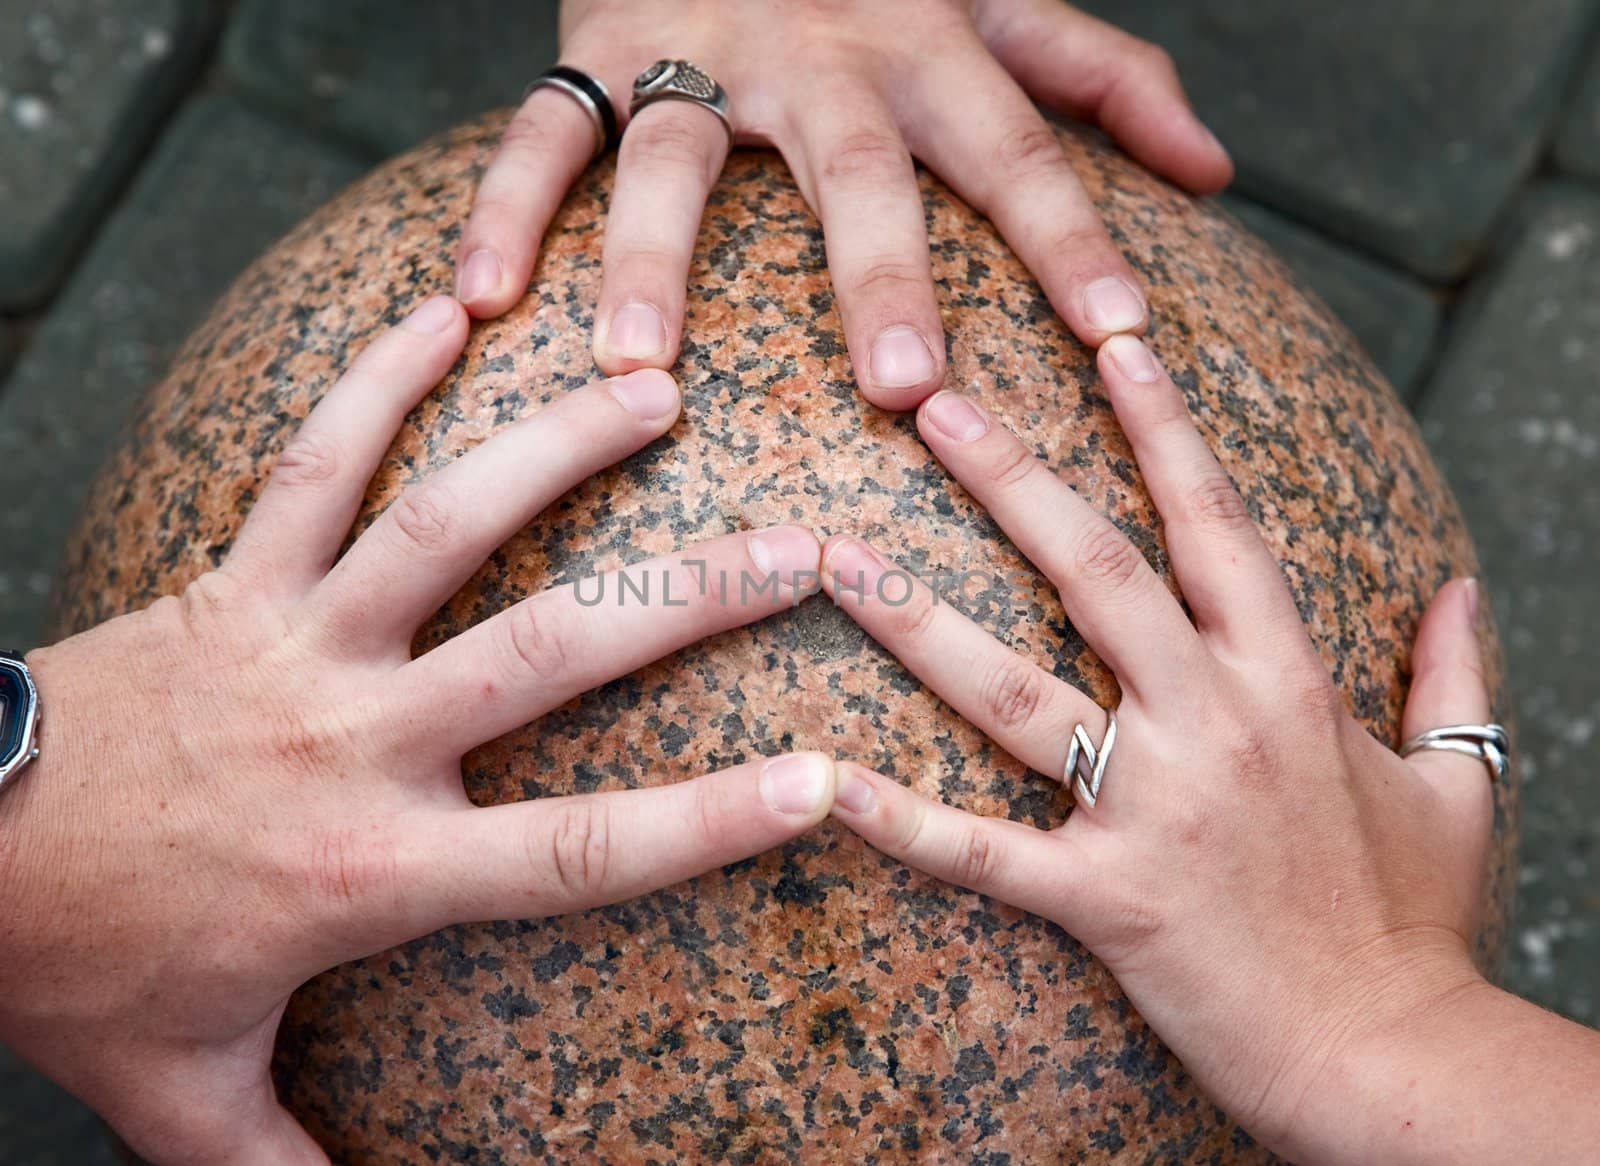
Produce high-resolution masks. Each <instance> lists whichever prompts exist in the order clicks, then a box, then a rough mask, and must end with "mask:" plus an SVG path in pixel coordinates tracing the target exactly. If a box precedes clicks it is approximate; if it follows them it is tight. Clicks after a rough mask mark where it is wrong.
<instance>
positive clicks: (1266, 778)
mask: <svg viewBox="0 0 1600 1166" xmlns="http://www.w3.org/2000/svg"><path fill="white" fill-rule="evenodd" d="M1223 752H1224V755H1225V756H1226V757H1227V759H1228V766H1229V770H1230V772H1231V773H1232V775H1233V779H1234V780H1235V781H1236V782H1237V783H1239V784H1240V785H1242V786H1244V787H1246V788H1254V789H1258V788H1262V787H1264V786H1266V785H1268V784H1270V783H1271V782H1272V780H1273V778H1274V776H1275V774H1276V772H1277V766H1276V764H1275V762H1276V757H1277V750H1276V749H1275V748H1274V742H1273V740H1272V738H1271V736H1270V735H1269V734H1268V733H1267V732H1266V731H1265V730H1264V729H1263V728H1261V726H1260V725H1258V724H1254V723H1252V722H1250V721H1247V720H1244V719H1242V718H1233V719H1232V720H1230V721H1229V723H1228V740H1227V744H1226V745H1225V746H1224V749H1223Z"/></svg>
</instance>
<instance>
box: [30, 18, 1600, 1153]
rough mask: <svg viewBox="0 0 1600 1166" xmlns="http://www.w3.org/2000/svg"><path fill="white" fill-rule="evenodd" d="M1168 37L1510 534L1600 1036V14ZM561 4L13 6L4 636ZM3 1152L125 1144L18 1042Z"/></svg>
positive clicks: (1303, 253) (1341, 308)
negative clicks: (268, 296)
mask: <svg viewBox="0 0 1600 1166" xmlns="http://www.w3.org/2000/svg"><path fill="white" fill-rule="evenodd" d="M1086 7H1088V8H1090V9H1091V10H1095V11H1097V12H1098V13H1099V14H1100V15H1103V16H1105V17H1106V18H1107V19H1110V20H1113V21H1116V22H1118V23H1121V24H1122V25H1123V26H1124V27H1127V28H1129V29H1131V30H1132V31H1135V32H1137V33H1139V34H1141V35H1143V36H1146V37H1148V38H1150V39H1152V40H1155V41H1157V42H1159V43H1161V44H1162V45H1164V46H1165V47H1166V48H1167V49H1168V50H1169V51H1171V52H1172V54H1173V56H1174V57H1175V58H1176V59H1177V62H1178V65H1179V67H1180V69H1181V70H1182V72H1183V74H1184V78H1185V80H1186V82H1187V84H1188V85H1189V88H1190V91H1191V93H1192V94H1193V96H1194V98H1195V101H1196V104H1197V105H1198V106H1199V108H1200V111H1201V113H1202V114H1203V115H1204V116H1205V117H1206V119H1207V120H1208V122H1209V123H1210V124H1211V125H1212V126H1213V127H1215V128H1216V129H1217V130H1218V132H1219V134H1220V136H1221V137H1222V138H1223V140H1224V141H1225V142H1226V143H1227V144H1228V145H1229V147H1230V148H1231V149H1232V150H1233V152H1234V156H1235V158H1236V159H1237V160H1238V162H1239V173H1240V179H1239V182H1238V184H1237V186H1236V188H1235V190H1234V191H1233V192H1231V193H1230V194H1229V195H1227V196H1226V197H1225V201H1226V203H1227V205H1228V206H1229V208H1230V209H1231V210H1233V211H1234V213H1236V214H1238V215H1239V216H1240V217H1241V218H1242V219H1243V220H1244V221H1245V222H1246V223H1247V224H1248V225H1249V226H1250V227H1251V228H1252V229H1254V230H1255V231H1256V232H1258V233H1259V234H1261V235H1262V236H1264V237H1265V238H1266V239H1267V240H1268V241H1269V242H1271V243H1272V244H1273V245H1274V246H1275V247H1276V248H1277V249H1278V250H1279V251H1280V252H1281V253H1282V254H1283V256H1284V257H1285V258H1286V259H1287V260H1288V261H1289V263H1290V264H1291V265H1292V266H1294V267H1295V268H1296V269H1297V270H1298V271H1299V272H1300V274H1301V275H1302V277H1303V278H1304V279H1305V281H1306V282H1307V283H1308V284H1309V285H1310V286H1311V287H1312V288H1314V289H1315V290H1316V291H1318V292H1319V293H1320V294H1321V295H1322V296H1323V298H1324V299H1326V300H1327V301H1328V303H1329V304H1330V305H1331V306H1332V307H1333V309H1334V310H1335V311H1336V312H1337V313H1338V314H1339V315H1340V316H1341V317H1342V318H1343V319H1344V320H1345V321H1346V322H1347V323H1348V324H1349V325H1350V327H1351V329H1352V330H1353V331H1354V332H1355V333H1356V335H1357V336H1358V337H1359V338H1360V339H1361V341H1362V343H1363V344H1365V345H1366V347H1367V348H1368V350H1369V351H1370V352H1371V353H1372V354H1373V356H1374V358H1375V359H1376V360H1377V362H1378V363H1379V364H1380V365H1381V366H1382V367H1383V369H1384V370H1385V371H1386V372H1387V373H1388V375H1389V376H1390V378H1391V380H1393V382H1394V383H1395V385H1396V387H1397V388H1398V389H1399V390H1400V391H1401V393H1402V394H1404V395H1405V396H1406V398H1407V400H1409V401H1411V402H1412V403H1413V405H1414V406H1415V408H1416V409H1417V412H1418V416H1419V418H1420V420H1421V421H1422V424H1423V426H1424V431H1425V432H1426V433H1427V435H1428V437H1429V440H1430V442H1431V443H1432V445H1433V447H1434V449H1435V450H1436V452H1437V454H1438V456H1439V458H1440V461H1441V463H1442V464H1443V465H1444V467H1445V469H1446V471H1447V472H1448V473H1449V475H1450V477H1451V480H1452V481H1453V483H1454V484H1455V487H1456V489H1457V491H1458V492H1459V494H1460V497H1461V502H1462V505H1463V506H1464V508H1465V510H1466V513H1467V517H1468V520H1469V521H1470V523H1471V524H1472V527H1473V530H1474V531H1475V533H1476V535H1477V538H1478V543H1479V546H1480V548H1481V549H1482V552H1483V558H1484V564H1485V572H1486V579H1487V584H1488V588H1489V592H1490V594H1491V596H1492V598H1493V601H1494V605H1495V610H1496V613H1497V615H1498V616H1499V618H1500V620H1501V624H1502V628H1503V629H1504V632H1505V637H1506V644H1507V649H1508V652H1509V655H1510V660H1511V666H1512V674H1513V682H1514V686H1515V690H1516V692H1517V694H1518V707H1517V717H1518V724H1519V730H1520V732H1519V745H1520V748H1521V752H1522V756H1523V758H1524V762H1525V774H1526V778H1527V783H1528V784H1527V792H1526V800H1525V807H1526V811H1525V820H1524V833H1523V849H1522V853H1523V863H1524V870H1523V886H1522V891H1521V894H1520V896H1519V900H1518V904H1517V920H1516V928H1515V937H1516V939H1515V946H1514V950H1513V952H1512V956H1511V960H1510V964H1509V967H1508V968H1507V972H1506V982H1507V983H1508V984H1509V985H1510V986H1511V987H1513V988H1515V989H1516V990H1517V991H1519V992H1522V993H1524V994H1526V995H1529V996H1531V997H1533V998H1534V999H1536V1000H1538V1001H1540V1002H1542V1003H1544V1004H1546V1005H1548V1006H1550V1007H1552V1008H1556V1009H1559V1010H1561V1011H1564V1012H1566V1013H1568V1014H1569V1015H1572V1016H1574V1017H1576V1018H1578V1019H1580V1020H1583V1021H1587V1022H1589V1023H1596V1022H1600V989H1597V987H1596V984H1597V983H1600V981H1597V979H1596V971H1597V970H1600V785H1597V783H1596V782H1595V781H1593V780H1592V777H1591V774H1592V771H1593V759H1594V758H1596V757H1600V739H1597V737H1600V682H1597V681H1596V680H1595V679H1594V674H1595V671H1596V668H1595V665H1596V663H1597V659H1596V657H1597V656H1600V606H1597V604H1596V603H1595V602H1594V601H1593V598H1592V597H1593V595H1594V580H1595V579H1596V574H1597V571H1600V551H1597V549H1596V548H1597V546H1600V537H1597V536H1600V396H1597V395H1596V394H1595V393H1594V392H1593V391H1592V389H1591V386H1592V385H1593V384H1594V383H1595V381H1596V379H1597V378H1596V375H1595V374H1596V372H1597V371H1600V56H1597V55H1596V54H1595V47H1594V41H1593V36H1592V34H1593V32H1594V31H1595V25H1596V18H1597V16H1600V11H1597V10H1600V0H1523V2H1521V3H1519V4H1516V5H1509V4H1506V3H1504V2H1503V0H1346V2H1345V3H1343V4H1339V5H1319V6H1306V5H1283V4H1281V3H1278V2H1276V0H1091V2H1090V3H1088V4H1087V5H1086ZM554 17H555V4H554V3H553V2H551V0H543V2H541V0H474V3H472V4H469V5H440V4H435V3H425V2H424V0H344V2H341V3H337V4H330V3H327V0H237V2H233V3H218V2H209V0H48V2H47V0H8V2H7V3H6V4H5V5H4V6H3V7H0V496H3V497H4V498H5V499H6V500H7V501H6V504H5V506H4V507H3V508H0V545H3V546H4V547H5V548H6V549H5V555H4V556H3V557H0V560H3V561H0V642H5V643H8V644H18V645H27V644H31V643H33V642H35V640H36V638H37V635H38V626H39V624H38V621H39V612H40V607H41V601H42V599H43V596H44V593H45V591H46V589H47V588H48V586H49V582H50V577H51V573H52V571H53V568H54V564H55V555H56V552H57V548H58V545H59V542H60V539H61V538H62V536H63V533H64V531H65V527H66V524H67V523H68V521H69V520H70V517H71V514H72V512H73V509H74V507H75V506H76V504H77V500H78V497H79V496H80V493H81V490H82V488H83V486H84V485H85V484H86V479H87V476H88V475H89V474H90V473H91V472H92V469H93V467H94V465H95V463H96V462H97V461H98V459H99V457H100V455H101V453H102V451H103V450H104V448H105V447H106V445H107V443H108V442H109V441H110V440H112V438H113V436H114V435H115V432H116V429H117V427H118V425H119V423H120V421H121V418H122V417H123V415H124V414H125V412H126V410H127V408H128V406H129V405H130V404H131V402H132V401H133V399H134V398H135V397H136V395H137V394H138V393H139V392H140V390H141V389H142V388H143V387H144V386H145V385H146V384H148V383H149V382H150V381H151V380H152V379H153V378H154V377H155V376H156V375H157V374H158V373H159V371H160V370H161V369H162V368H163V367H164V365H165V364H166V363H167V361H168V359H169V358H170V357H171V355H172V353H173V350H174V348H175V347H176V345H177V343H178V342H179V341H180V340H181V339H182V337H183V336H184V335H185V334H186V333H187V332H188V331H189V330H190V328H191V327H192V326H193V325H194V324H195V323H197V322H198V321H199V320H200V318H201V317H203V315H204V314H205V312H206V310H207V308H208V307H209V305H210V304H211V302H212V301H213V300H214V299H215V298H216V297H217V296H218V295H219V294H220V293H221V291H222V290H223V289H224V288H225V287H227V285H228V284H229V282H231V280H232V278H233V277H234V275H235V274H237V272H238V271H239V270H241V269H242V268H243V267H244V265H245V264H246V263H248V261H249V260H250V259H251V258H252V257H253V256H254V255H255V254H257V253H258V252H259V251H261V250H262V249H263V248H264V247H265V246H266V245H267V244H269V243H270V242H271V241H272V240H273V239H274V238H276V237H277V236H278V235H279V234H281V233H282V232H283V231H284V230H285V229H287V228H288V226H289V225H290V224H292V223H293V222H295V221H296V220H297V219H298V218H300V217H301V216H302V215H303V214H305V213H306V212H307V211H309V210H310V209H311V208H312V207H314V206H316V205H318V204H319V203H321V202H322V201H323V200H324V199H326V198H327V197H328V195H329V194H330V193H331V192H332V191H334V190H335V189H337V188H338V187H339V186H341V185H343V184H344V183H345V182H348V181H349V180H350V179H351V178H352V177H354V176H355V175H356V174H359V173H360V172H361V171H362V170H364V169H365V168H367V167H368V166H370V165H371V164H372V163H374V162H376V161H377V160H378V159H379V158H381V157H383V156H385V155H387V154H389V153H393V152H395V151H398V150H401V149H404V148H405V147H407V146H408V145H410V144H412V143H413V142H415V141H417V140H419V139H420V138H422V137H425V136H426V135H428V134H430V133H432V132H434V131H436V130H438V129H442V128H444V127H446V126H448V125H451V124H453V123H455V122H456V121H458V120H460V119H462V118H464V117H467V116H469V115H471V114H473V113H475V112H477V111H479V110H481V109H483V108H486V107H489V106H493V105H499V104H506V103H508V102H509V101H511V100H513V99H514V98H515V96H516V94H517V93H518V92H519V91H520V90H521V88H522V86H523V84H525V82H526V80H527V78H528V77H529V76H531V75H532V74H533V73H534V72H536V71H537V70H538V69H539V68H540V67H542V66H543V65H544V64H545V63H548V61H549V60H551V59H552V58H553V56H554V53H555V32H554ZM0 1161H4V1162H7V1163H14V1164H17V1166H43V1164H47V1163H50V1164H54V1163H72V1164H73V1166H81V1164H89V1166H93V1164H95V1163H109V1162H110V1161H111V1158H110V1155H109V1152H108V1151H106V1149H105V1148H104V1146H103V1143H102V1139H101V1137H100V1135H99V1131H98V1129H97V1127H96V1123H95V1122H94V1120H93V1118H92V1117H90V1116H89V1115H88V1114H87V1113H85V1112H84V1111H83V1110H82V1109H81V1108H79V1107H78V1106H76V1105H75V1104H74V1103H73V1102H71V1100H70V1099H68V1098H66V1097H64V1096H63V1095H61V1094H60V1093H59V1092H57V1091H55V1090H54V1089H53V1088H52V1087H50V1086H49V1085H47V1084H45V1083H44V1082H42V1081H40V1080H39V1079H37V1078H36V1077H34V1076H32V1075H31V1074H30V1073H29V1072H28V1071H27V1070H26V1069H25V1068H23V1067H22V1066H20V1065H18V1064H16V1063H15V1062H14V1061H13V1060H11V1059H9V1058H8V1057H7V1056H6V1055H5V1054H4V1051H3V1050H0Z"/></svg>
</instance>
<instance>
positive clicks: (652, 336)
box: [606, 300, 667, 360]
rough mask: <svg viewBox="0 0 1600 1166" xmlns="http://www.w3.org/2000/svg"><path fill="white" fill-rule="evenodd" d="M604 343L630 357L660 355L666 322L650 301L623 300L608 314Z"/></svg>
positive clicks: (620, 354) (616, 351) (638, 357)
mask: <svg viewBox="0 0 1600 1166" xmlns="http://www.w3.org/2000/svg"><path fill="white" fill-rule="evenodd" d="M606 347H607V348H609V349H610V350H611V351H612V352H613V353H615V354H616V355H617V356H625V357H627V358H628V359H629V360H641V359H643V358H644V357H647V356H659V355H660V354H661V353H662V352H664V351H666V347H667V322H666V321H665V320H663V319H662V318H661V313H660V312H658V311H656V310H655V308H653V307H651V306H650V305H649V304H644V303H640V302H638V301H637V300H636V301H634V302H633V303H631V304H623V305H622V307H620V308H618V309H617V310H616V313H615V314H614V315H613V316H612V317H611V329H610V331H608V332H607V333H606Z"/></svg>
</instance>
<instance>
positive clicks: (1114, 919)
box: [1098, 885, 1166, 950]
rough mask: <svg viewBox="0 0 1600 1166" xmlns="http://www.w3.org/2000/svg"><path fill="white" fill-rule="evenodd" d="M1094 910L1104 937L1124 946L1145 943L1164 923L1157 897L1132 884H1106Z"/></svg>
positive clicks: (1132, 948)
mask: <svg viewBox="0 0 1600 1166" xmlns="http://www.w3.org/2000/svg"><path fill="white" fill-rule="evenodd" d="M1098 910H1099V913H1100V917H1101V918H1102V919H1104V920H1105V930H1106V932H1107V933H1108V938H1110V939H1111V941H1112V943H1113V944H1114V945H1115V946H1116V947H1118V948H1121V949H1124V950H1138V949H1141V948H1145V947H1147V946H1148V945H1149V944H1150V943H1151V942H1152V941H1153V940H1154V939H1156V937H1157V936H1159V935H1160V934H1161V932H1162V930H1163V929H1164V928H1165V925H1166V919H1165V915H1164V912H1163V910H1162V907H1161V903H1160V900H1159V898H1158V897H1156V896H1152V895H1150V894H1148V893H1141V892H1140V890H1139V889H1138V888H1136V887H1118V886H1115V885H1113V886H1109V887H1106V888H1105V889H1104V890H1103V891H1102V892H1101V896H1100V904H1099V908H1098Z"/></svg>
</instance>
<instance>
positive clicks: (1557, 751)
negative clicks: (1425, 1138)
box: [1420, 186, 1600, 1024]
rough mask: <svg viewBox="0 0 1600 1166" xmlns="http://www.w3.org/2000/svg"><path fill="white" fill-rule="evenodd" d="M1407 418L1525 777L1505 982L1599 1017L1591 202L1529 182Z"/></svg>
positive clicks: (1597, 351) (1594, 245) (1597, 381)
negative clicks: (1503, 692) (1435, 466)
mask: <svg viewBox="0 0 1600 1166" xmlns="http://www.w3.org/2000/svg"><path fill="white" fill-rule="evenodd" d="M1523 210H1524V213H1523V214H1521V215H1519V220H1518V224H1519V229H1518V230H1517V231H1516V234H1515V236H1514V239H1513V241H1512V242H1511V243H1510V245H1509V249H1508V252H1507V254H1506V255H1505V257H1504V258H1503V260H1502V261H1501V262H1500V263H1499V264H1498V265H1497V267H1496V269H1495V270H1494V271H1493V272H1491V273H1490V274H1489V275H1487V276H1486V277H1485V278H1484V279H1483V281H1482V284H1481V286H1480V287H1478V288H1477V289H1476V290H1475V291H1474V293H1473V294H1472V295H1471V296H1470V297H1469V300H1468V302H1467V303H1466V304H1465V305H1463V308H1462V313H1461V317H1460V319H1459V321H1458V326H1457V327H1456V329H1455V335H1456V336H1457V339H1456V341H1455V342H1454V343H1453V344H1452V345H1451V346H1450V348H1449V351H1448V352H1447V354H1446V356H1445V358H1444V360H1443V361H1442V363H1441V364H1440V367H1439V370H1438V372H1437V374H1436V375H1435V376H1434V377H1433V380H1432V383H1431V385H1430V386H1429V388H1428V390H1427V392H1426V395H1425V396H1424V398H1423V401H1422V405H1421V409H1420V416H1421V419H1422V422H1423V430H1424V433H1426V434H1427V436H1428V438H1429V440H1430V442H1431V444H1432V445H1433V448H1434V450H1435V451H1436V453H1437V454H1438V457H1439V461H1440V463H1441V464H1442V465H1443V467H1444V469H1445V472H1446V473H1447V474H1448V476H1449V478H1450V481H1451V483H1452V484H1453V485H1454V487H1455V490H1456V493H1457V495H1458V496H1459V497H1460V499H1461V505H1462V508H1463V509H1464V510H1465V512H1466V515H1467V521H1468V523H1469V524H1470V526H1471V527H1472V530H1473V532H1474V534H1475V535H1476V536H1477V539H1478V548H1479V550H1480V552H1481V554H1482V557H1483V565H1484V570H1485V573H1486V581H1487V584H1488V588H1489V594H1490V596H1491V597H1492V598H1493V601H1494V608H1495V614H1496V615H1497V616H1498V618H1499V620H1500V627H1501V632H1502V634H1503V636H1504V638H1505V643H1506V649H1507V653H1508V656H1509V662H1510V665H1511V680H1512V687H1513V691H1514V692H1515V694H1516V716H1517V726H1516V730H1517V731H1516V737H1515V741H1514V744H1515V746H1516V748H1517V750H1518V752H1519V753H1520V755H1521V757H1522V761H1523V766H1524V769H1523V773H1524V776H1525V777H1526V779H1527V787H1526V791H1525V798H1524V801H1523V829H1522V862H1523V878H1522V885H1521V888H1520V892H1519V895H1518V902H1517V917H1516V921H1515V929H1514V935H1515V937H1516V939H1515V946H1514V950H1513V955H1512V960H1511V964H1510V972H1509V983H1510V985H1511V986H1512V987H1514V988H1516V989H1517V990H1518V991H1521V992H1523V993H1526V994H1528V995H1530V996H1532V997H1533V998H1534V999H1536V1000H1539V1001H1540V1002H1541V1003H1544V1004H1546V1005H1549V1006H1551V1007H1553V1008H1557V1009H1560V1010H1562V1011H1564V1012H1566V1013H1568V1014H1569V1015H1571V1016H1573V1017H1575V1018H1576V1019H1579V1020H1582V1021H1586V1022H1588V1023H1590V1024H1594V1023H1596V1022H1597V1021H1600V980H1597V979H1596V977H1595V969H1596V968H1600V925H1597V919H1600V782H1597V781H1596V780H1595V769H1596V763H1597V761H1600V604H1597V603H1596V595H1597V580H1600V392H1597V391H1596V388H1597V385H1600V196H1597V195H1595V194H1592V193H1589V192H1587V191H1583V190H1579V189H1577V188H1574V187H1565V186H1556V187H1551V188H1546V189H1544V190H1542V191H1540V192H1538V193H1537V194H1536V195H1535V196H1534V197H1532V198H1531V199H1530V200H1529V201H1528V203H1527V205H1526V206H1525V207H1524V208H1523Z"/></svg>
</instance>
